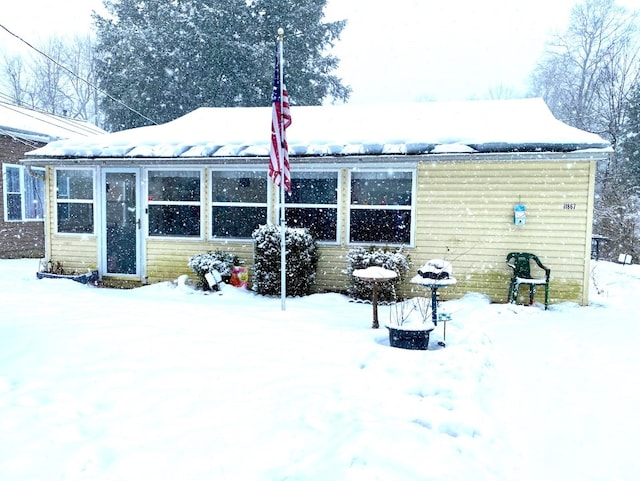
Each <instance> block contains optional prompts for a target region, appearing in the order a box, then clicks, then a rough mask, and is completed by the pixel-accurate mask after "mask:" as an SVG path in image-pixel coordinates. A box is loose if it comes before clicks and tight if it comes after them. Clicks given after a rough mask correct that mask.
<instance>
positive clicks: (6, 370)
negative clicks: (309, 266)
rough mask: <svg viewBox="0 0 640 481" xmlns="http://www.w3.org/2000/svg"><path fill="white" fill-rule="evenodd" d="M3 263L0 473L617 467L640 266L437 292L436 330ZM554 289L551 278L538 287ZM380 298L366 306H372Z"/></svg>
mask: <svg viewBox="0 0 640 481" xmlns="http://www.w3.org/2000/svg"><path fill="white" fill-rule="evenodd" d="M37 268H38V261H37V260H29V259H21V260H1V261H0V305H1V307H0V309H1V310H0V479H2V480H7V481H23V480H38V481H41V480H101V481H102V480H104V481H107V480H109V481H112V480H127V481H129V480H132V481H139V480H153V481H163V480H168V481H169V480H170V481H176V480H181V481H182V480H185V481H191V480H198V481H199V480H208V481H210V480H216V481H224V480H229V481H231V480H233V481H238V480H242V481H252V480H255V481H258V480H260V481H268V480H285V479H287V480H300V481H302V480H304V481H311V480H314V481H316V480H317V481H320V480H322V481H326V480H332V481H340V480H349V481H350V480H363V481H365V480H366V481H372V480H384V481H388V480H393V481H402V480H411V481H416V480H447V481H455V480H464V481H469V480H473V481H482V480H505V481H506V480H509V481H512V480H519V481H534V480H535V481H539V480H543V479H545V480H555V479H558V480H563V481H573V480H580V481H590V480H594V481H595V480H616V481H627V480H628V481H631V480H635V479H637V476H638V473H640V456H638V455H637V453H636V452H635V451H636V444H635V443H636V440H637V438H638V436H639V435H640V416H638V415H637V409H638V406H640V387H639V386H640V383H639V382H638V368H639V366H640V349H638V344H639V342H640V324H639V321H638V314H637V313H638V304H639V303H640V298H638V297H637V296H638V294H639V293H640V266H635V265H632V266H624V267H623V266H620V265H616V264H612V263H607V262H598V263H595V264H594V275H593V279H594V284H595V286H594V287H592V292H591V299H592V303H591V305H590V306H588V307H580V306H578V305H575V304H571V303H563V304H556V305H552V306H551V307H550V309H549V310H548V311H544V309H543V308H542V306H540V305H536V306H533V307H525V306H512V305H504V304H490V303H489V301H488V300H487V299H486V298H485V297H484V296H482V295H481V294H469V295H467V296H465V297H464V298H463V299H460V300H456V301H448V302H445V303H443V307H444V309H446V310H447V311H448V312H449V313H451V314H452V317H453V321H452V322H450V323H449V324H448V326H447V339H446V340H447V346H446V347H444V348H442V347H439V346H438V345H437V342H438V340H440V339H441V337H442V334H443V332H442V326H438V328H436V330H435V331H434V332H433V333H432V336H431V349H430V350H429V351H408V350H403V349H396V348H392V347H389V344H388V335H387V331H386V329H384V328H382V329H378V330H374V329H371V328H370V325H371V306H370V305H366V304H359V303H353V302H349V300H348V299H347V298H345V297H342V296H340V295H337V294H322V295H314V296H309V297H305V298H296V299H288V300H287V309H286V311H284V312H283V311H282V310H281V308H280V307H281V306H280V299H279V298H263V297H260V296H256V295H254V294H253V293H251V292H250V291H246V290H242V289H237V288H234V287H230V286H229V287H226V288H225V289H224V290H223V294H222V295H218V294H215V293H212V294H207V295H205V294H204V293H202V292H199V291H194V290H190V289H188V288H185V287H176V286H175V285H173V284H172V283H162V284H156V285H152V286H147V287H142V288H139V289H134V290H111V289H98V288H94V287H90V286H83V285H80V284H77V283H74V282H72V281H61V280H51V279H42V280H38V279H36V276H35V272H36V270H37ZM552 289H553V286H552ZM386 316H388V309H387V308H385V307H381V308H380V317H381V321H382V320H384V319H385V318H386Z"/></svg>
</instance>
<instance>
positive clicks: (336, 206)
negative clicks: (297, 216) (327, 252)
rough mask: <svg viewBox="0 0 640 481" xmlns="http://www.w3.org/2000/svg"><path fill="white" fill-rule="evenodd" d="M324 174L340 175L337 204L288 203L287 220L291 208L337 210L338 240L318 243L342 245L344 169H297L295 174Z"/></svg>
mask: <svg viewBox="0 0 640 481" xmlns="http://www.w3.org/2000/svg"><path fill="white" fill-rule="evenodd" d="M323 172H329V173H332V174H333V173H335V174H338V175H337V177H336V203H335V204H296V203H288V202H285V206H284V209H285V220H286V217H287V212H286V211H287V209H290V208H294V209H323V208H325V209H335V211H336V238H335V239H334V240H320V239H318V240H317V242H318V244H320V245H339V244H340V232H341V226H342V219H341V209H340V206H341V205H342V189H341V188H340V187H341V185H342V175H343V169H341V168H335V169H326V168H325V169H314V168H308V169H307V168H300V169H297V170H296V171H295V174H299V173H305V174H306V173H311V174H316V173H323ZM292 180H293V181H295V176H294V174H293V173H292Z"/></svg>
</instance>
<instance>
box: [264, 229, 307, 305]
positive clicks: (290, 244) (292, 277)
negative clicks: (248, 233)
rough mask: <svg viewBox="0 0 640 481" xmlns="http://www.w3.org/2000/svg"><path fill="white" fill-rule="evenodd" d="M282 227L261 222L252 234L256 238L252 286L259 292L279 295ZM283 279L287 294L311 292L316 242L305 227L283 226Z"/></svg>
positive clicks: (297, 294)
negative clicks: (284, 274) (284, 265)
mask: <svg viewBox="0 0 640 481" xmlns="http://www.w3.org/2000/svg"><path fill="white" fill-rule="evenodd" d="M280 229H281V227H280V226H277V225H263V226H260V227H258V228H257V229H256V230H255V231H254V232H253V234H252V237H253V240H254V242H255V248H254V264H255V265H254V266H253V290H254V291H256V292H257V293H258V294H262V295H266V296H271V295H280V293H281V292H280V284H281V281H280V272H281V271H280V265H281V263H280V242H281V232H282V231H281V230H280ZM284 237H285V245H286V275H287V277H286V283H287V289H286V290H287V295H288V296H305V295H308V294H310V293H311V288H312V287H313V285H314V284H315V282H316V277H317V269H318V258H319V253H318V246H317V245H316V241H315V239H314V238H313V236H312V235H311V234H310V233H309V230H308V229H300V228H293V227H286V228H285V232H284Z"/></svg>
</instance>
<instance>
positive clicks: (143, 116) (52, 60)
mask: <svg viewBox="0 0 640 481" xmlns="http://www.w3.org/2000/svg"><path fill="white" fill-rule="evenodd" d="M0 28H2V29H3V30H5V31H6V32H7V33H8V34H9V35H12V36H13V37H15V38H17V39H18V40H19V41H21V42H22V43H24V44H25V45H26V46H27V47H29V48H31V49H33V50H35V51H36V52H38V53H39V54H40V55H42V56H44V57H46V58H47V59H48V60H50V61H51V62H53V63H54V64H55V65H57V66H58V67H60V68H61V69H63V70H64V71H66V72H68V73H69V74H71V75H72V76H74V77H75V78H77V79H78V80H80V81H81V82H84V83H86V84H87V85H88V86H89V87H91V88H92V89H95V90H96V92H98V93H101V94H102V95H104V96H105V97H107V98H109V99H111V100H113V101H114V102H116V103H118V104H120V105H122V106H123V107H125V108H126V109H129V110H130V111H131V112H133V113H135V114H136V115H139V116H140V117H142V118H143V119H145V120H147V121H149V122H151V123H152V124H154V125H158V123H157V122H156V121H155V120H153V119H150V118H149V117H147V116H146V115H144V114H143V113H141V112H138V111H137V110H136V109H134V108H132V107H129V106H128V105H127V104H125V103H124V102H123V101H122V100H120V99H117V98H115V97H114V96H112V95H110V94H109V93H107V92H105V91H104V90H101V89H100V88H99V87H97V86H96V85H93V84H92V83H91V82H89V81H88V80H86V79H84V78H82V77H80V76H78V75H77V74H76V73H75V72H72V71H71V70H70V69H69V68H67V67H65V66H64V65H62V64H61V63H59V62H58V61H57V60H55V59H54V58H52V57H51V56H50V55H48V54H47V53H45V52H43V51H42V50H39V49H38V48H36V47H34V46H33V45H31V44H30V43H29V42H27V41H26V40H25V39H23V38H22V37H20V36H19V35H18V34H15V33H13V32H12V31H11V30H9V29H8V28H7V27H5V26H4V25H3V24H1V23H0Z"/></svg>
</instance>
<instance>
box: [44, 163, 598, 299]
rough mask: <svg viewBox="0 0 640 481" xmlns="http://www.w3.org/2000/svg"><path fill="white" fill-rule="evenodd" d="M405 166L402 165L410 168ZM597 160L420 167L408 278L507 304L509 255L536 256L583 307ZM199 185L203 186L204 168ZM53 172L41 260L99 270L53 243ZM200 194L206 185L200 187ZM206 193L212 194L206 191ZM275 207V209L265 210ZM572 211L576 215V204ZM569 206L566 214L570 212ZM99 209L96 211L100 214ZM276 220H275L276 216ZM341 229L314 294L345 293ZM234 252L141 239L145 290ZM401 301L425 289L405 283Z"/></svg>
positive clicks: (60, 242)
mask: <svg viewBox="0 0 640 481" xmlns="http://www.w3.org/2000/svg"><path fill="white" fill-rule="evenodd" d="M407 160H410V159H406V158H405V159H403V161H404V162H407ZM595 169H596V161H595V160H587V159H585V160H583V161H575V160H569V161H560V160H556V161H551V162H550V161H544V162H543V161H532V160H526V161H517V160H515V161H514V160H513V159H511V160H510V161H508V162H500V161H491V160H485V159H484V158H483V159H480V160H469V161H454V160H447V159H442V158H439V159H437V160H436V161H435V162H431V161H430V160H429V161H423V162H419V163H418V164H417V173H418V174H417V195H416V213H417V215H416V217H415V219H414V222H415V225H414V230H415V237H414V239H415V244H414V246H412V247H411V248H407V253H408V254H409V255H410V258H411V261H412V268H411V269H412V270H411V275H410V276H412V275H413V274H414V273H415V272H416V270H417V268H418V267H419V266H420V265H422V264H423V263H424V262H426V261H427V260H429V259H432V258H444V259H447V260H449V261H451V262H452V264H453V268H454V275H455V277H456V278H457V279H458V284H457V285H456V286H455V287H453V288H448V289H445V290H443V292H442V294H443V296H444V297H445V298H454V297H459V296H462V295H464V294H466V293H467V292H480V293H484V294H486V295H488V296H489V297H490V298H491V299H492V300H493V301H496V302H504V301H505V300H506V294H507V286H508V282H509V274H510V273H509V270H508V268H507V267H506V265H505V262H504V260H505V257H506V255H507V253H508V252H511V251H530V252H534V253H536V254H538V255H539V256H540V257H541V259H542V261H543V262H544V263H545V264H547V266H548V267H550V268H551V291H550V296H551V302H559V301H574V302H579V303H581V304H586V303H587V302H588V290H587V286H588V279H589V271H588V266H589V252H590V240H591V223H592V212H593V183H594V178H595ZM206 170H207V172H206V174H205V177H204V178H205V184H207V183H208V180H209V174H208V169H206ZM343 173H344V174H345V175H343V177H342V178H343V184H342V186H341V192H342V198H343V203H342V204H341V205H340V206H339V212H340V217H341V218H342V219H346V218H347V215H348V205H347V204H348V176H347V175H346V170H345V171H344V172H343ZM53 178H54V175H53V169H52V168H48V169H47V183H46V185H47V189H48V192H47V193H48V195H47V198H48V200H49V202H48V204H47V217H46V236H47V237H46V252H47V257H48V258H50V259H52V260H56V261H58V260H59V261H61V262H63V263H64V265H65V267H69V268H75V269H78V270H85V269H90V268H95V267H96V265H97V263H98V258H99V255H98V243H97V238H96V236H93V235H92V236H72V235H56V234H53V233H54V232H55V225H54V215H53V214H54V213H55V195H54V193H55V186H54V185H53ZM205 187H206V185H205ZM205 192H208V187H206V188H205ZM203 202H205V206H207V207H206V208H205V209H204V218H203V223H204V230H205V232H209V229H210V226H209V216H210V209H209V208H208V205H209V200H208V194H206V195H205V198H204V199H203ZM518 203H522V204H524V205H525V206H526V212H527V220H526V225H524V226H515V225H514V223H513V207H514V205H515V204H518ZM271 205H272V207H275V203H272V204H271ZM574 205H575V208H573V206H574ZM567 207H571V208H567ZM96 208H98V209H99V208H100V207H99V206H96ZM272 214H273V213H272ZM346 228H347V222H346V221H345V222H342V224H341V225H340V229H341V230H340V232H339V245H320V253H321V256H320V263H319V267H318V283H317V291H320V292H322V291H341V290H343V289H344V287H345V286H346V283H347V281H348V279H347V277H346V276H345V275H344V274H343V273H342V271H343V270H344V269H345V268H346V262H345V258H346V254H347V252H348V250H349V246H348V245H347V244H346V238H347V235H346ZM218 249H219V250H224V251H227V252H231V253H234V254H236V255H237V256H238V257H239V258H240V259H241V261H242V262H243V263H244V265H245V266H247V267H249V270H250V271H251V266H252V265H253V243H252V242H251V241H247V242H224V241H219V242H218V241H216V242H214V241H206V240H191V239H189V240H177V239H158V238H147V239H145V241H144V253H143V256H144V264H145V265H146V267H145V269H146V271H145V275H146V279H142V280H146V281H147V282H150V283H153V282H158V281H165V280H172V279H175V278H177V277H178V276H179V275H181V274H188V275H190V276H192V277H193V273H192V272H191V270H190V269H189V267H188V265H187V262H188V259H189V257H190V256H191V255H193V254H198V253H203V252H207V251H214V250H218ZM401 292H402V293H403V294H405V295H418V294H420V295H423V294H424V291H422V290H420V289H417V288H416V287H415V286H413V285H410V284H409V283H405V285H403V286H402V290H401Z"/></svg>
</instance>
